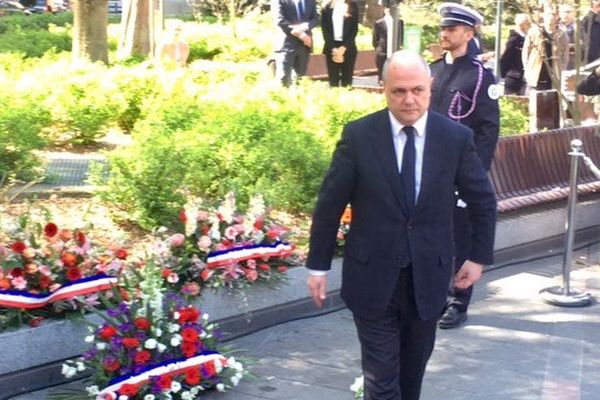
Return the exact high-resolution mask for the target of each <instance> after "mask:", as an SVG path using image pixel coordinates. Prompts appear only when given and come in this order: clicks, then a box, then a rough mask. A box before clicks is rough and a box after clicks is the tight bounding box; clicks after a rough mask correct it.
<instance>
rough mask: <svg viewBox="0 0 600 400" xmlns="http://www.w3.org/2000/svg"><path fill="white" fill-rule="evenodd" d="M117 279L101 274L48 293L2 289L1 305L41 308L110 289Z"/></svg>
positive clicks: (0, 293)
mask: <svg viewBox="0 0 600 400" xmlns="http://www.w3.org/2000/svg"><path fill="white" fill-rule="evenodd" d="M117 281H118V278H117V277H115V276H109V275H105V274H101V275H95V276H90V277H87V278H83V279H78V280H76V281H73V282H69V283H65V284H64V285H63V286H62V287H60V288H59V289H58V290H56V291H54V292H52V293H48V294H35V293H28V292H22V291H18V290H0V306H1V307H9V308H26V309H34V308H41V307H44V306H46V305H47V304H50V303H54V302H56V301H60V300H67V299H72V298H74V297H77V296H83V295H88V294H92V293H96V292H100V291H103V290H108V289H110V288H111V287H113V286H115V285H116V284H117Z"/></svg>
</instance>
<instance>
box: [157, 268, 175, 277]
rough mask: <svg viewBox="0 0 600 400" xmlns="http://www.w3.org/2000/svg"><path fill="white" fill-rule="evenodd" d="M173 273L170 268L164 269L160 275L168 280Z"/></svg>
mask: <svg viewBox="0 0 600 400" xmlns="http://www.w3.org/2000/svg"><path fill="white" fill-rule="evenodd" d="M172 272H173V271H171V270H170V269H169V268H163V270H162V272H161V273H160V275H161V276H162V277H163V278H165V279H167V278H168V277H169V275H171V273H172Z"/></svg>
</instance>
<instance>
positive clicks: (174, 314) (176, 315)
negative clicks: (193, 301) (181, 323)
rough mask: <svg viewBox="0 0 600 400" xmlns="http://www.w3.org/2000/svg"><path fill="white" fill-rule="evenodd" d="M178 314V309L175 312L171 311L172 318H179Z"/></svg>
mask: <svg viewBox="0 0 600 400" xmlns="http://www.w3.org/2000/svg"><path fill="white" fill-rule="evenodd" d="M179 316H180V314H179V312H178V311H175V312H174V313H173V319H179Z"/></svg>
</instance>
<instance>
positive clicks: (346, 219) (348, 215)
mask: <svg viewBox="0 0 600 400" xmlns="http://www.w3.org/2000/svg"><path fill="white" fill-rule="evenodd" d="M340 221H341V223H342V224H349V223H350V221H352V209H351V208H350V207H346V209H345V210H344V214H342V219H341V220H340Z"/></svg>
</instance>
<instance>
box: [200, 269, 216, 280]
mask: <svg viewBox="0 0 600 400" xmlns="http://www.w3.org/2000/svg"><path fill="white" fill-rule="evenodd" d="M214 273H215V271H211V270H209V269H204V270H202V272H201V273H200V277H201V278H202V280H203V281H204V282H206V281H207V280H209V279H210V277H211V276H212V275H213V274H214Z"/></svg>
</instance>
